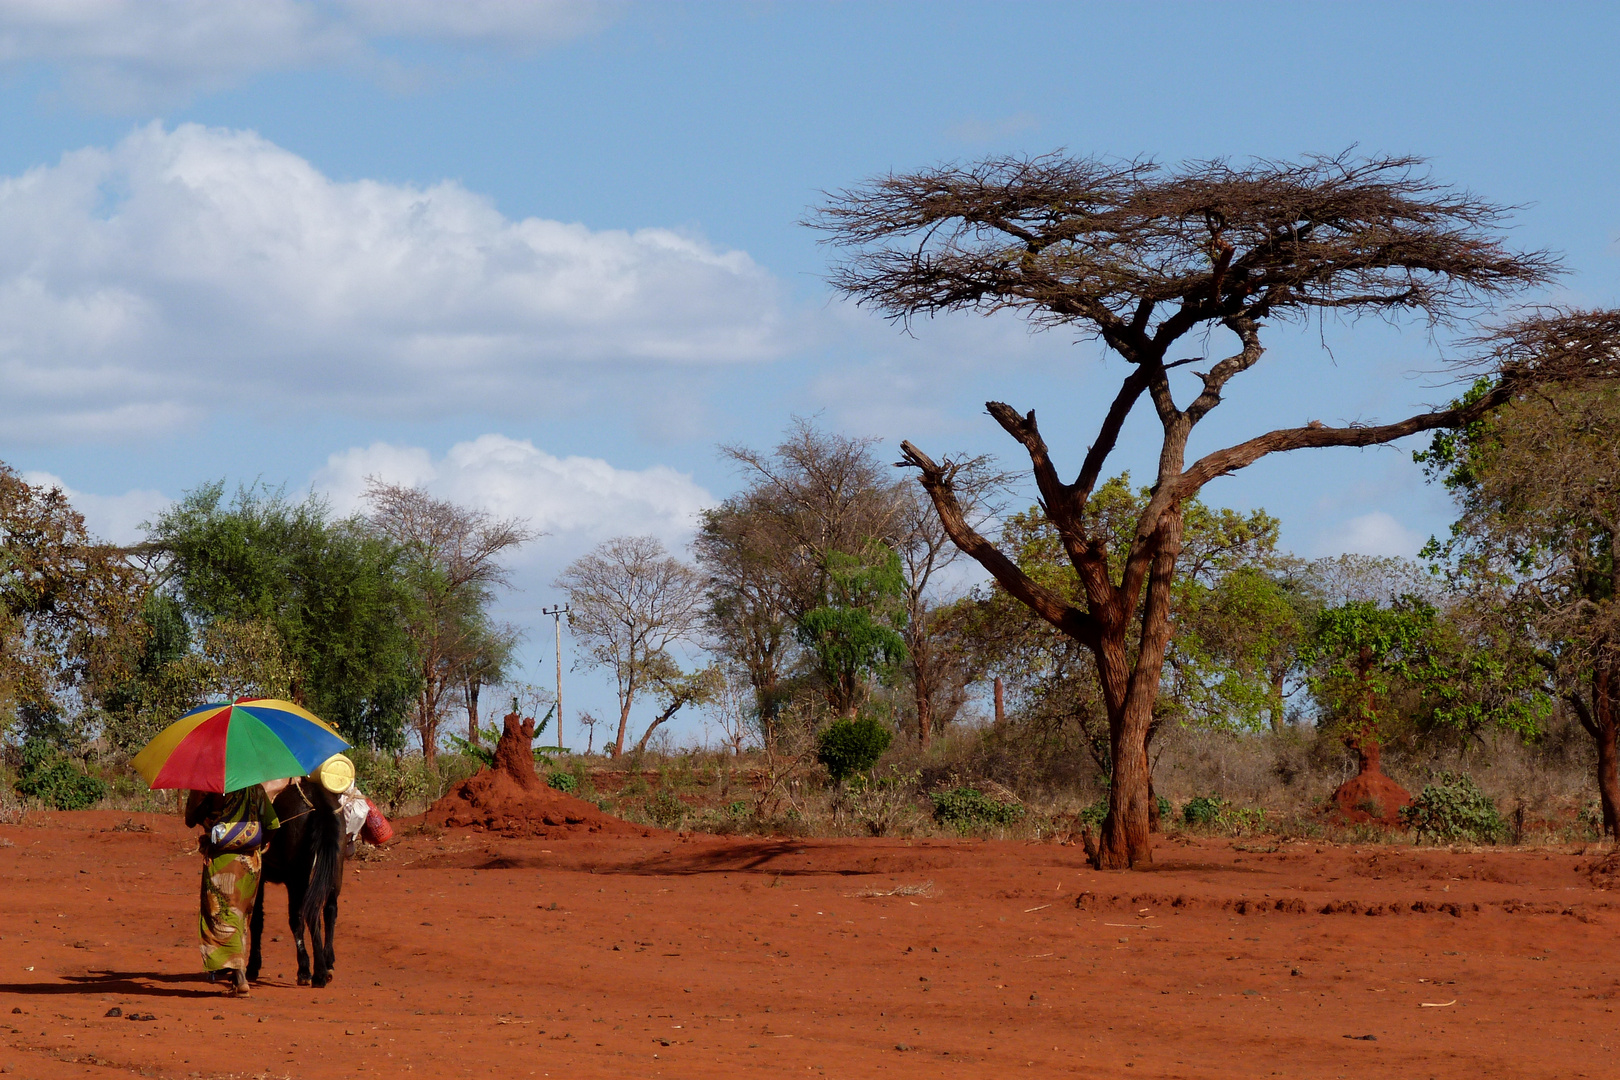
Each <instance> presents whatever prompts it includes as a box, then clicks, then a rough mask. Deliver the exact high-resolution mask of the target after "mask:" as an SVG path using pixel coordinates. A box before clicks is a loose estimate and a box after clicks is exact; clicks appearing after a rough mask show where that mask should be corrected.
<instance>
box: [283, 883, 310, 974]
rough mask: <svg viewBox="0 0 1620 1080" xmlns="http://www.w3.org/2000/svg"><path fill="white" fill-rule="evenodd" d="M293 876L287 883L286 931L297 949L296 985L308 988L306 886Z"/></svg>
mask: <svg viewBox="0 0 1620 1080" xmlns="http://www.w3.org/2000/svg"><path fill="white" fill-rule="evenodd" d="M293 876H294V879H295V880H292V881H289V882H287V929H289V930H291V931H292V939H293V945H294V946H295V947H296V948H297V949H298V985H299V986H308V985H309V953H308V951H307V950H305V948H304V890H305V889H306V888H307V887H308V885H307V883H305V882H300V881H297V880H296V875H293ZM311 929H312V930H313V929H314V928H313V927H311Z"/></svg>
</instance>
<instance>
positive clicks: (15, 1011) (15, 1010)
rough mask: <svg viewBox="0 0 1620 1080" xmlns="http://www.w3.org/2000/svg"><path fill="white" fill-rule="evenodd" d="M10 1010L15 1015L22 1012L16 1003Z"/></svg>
mask: <svg viewBox="0 0 1620 1080" xmlns="http://www.w3.org/2000/svg"><path fill="white" fill-rule="evenodd" d="M11 1012H12V1015H13V1016H15V1015H16V1014H17V1013H20V1012H22V1009H21V1008H20V1007H18V1006H16V1005H13V1006H12V1007H11ZM107 1015H108V1016H111V1015H112V1013H108V1014H107Z"/></svg>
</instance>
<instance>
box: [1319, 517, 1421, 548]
mask: <svg viewBox="0 0 1620 1080" xmlns="http://www.w3.org/2000/svg"><path fill="white" fill-rule="evenodd" d="M1423 543H1424V538H1423V537H1422V536H1419V535H1418V534H1417V533H1415V532H1413V531H1412V530H1411V529H1408V528H1407V527H1406V526H1405V525H1402V524H1401V523H1400V522H1399V521H1397V520H1395V518H1394V517H1393V516H1392V515H1390V514H1388V513H1386V512H1384V511H1383V510H1374V511H1373V512H1372V513H1370V514H1362V515H1361V516H1360V517H1353V518H1351V519H1350V520H1349V521H1346V522H1345V523H1344V524H1343V525H1342V526H1340V527H1339V528H1338V529H1337V530H1335V531H1334V532H1333V534H1332V535H1331V536H1328V535H1324V536H1322V537H1321V538H1320V540H1319V542H1318V545H1317V546H1318V547H1319V548H1320V549H1321V553H1322V554H1324V555H1338V554H1341V553H1343V554H1350V555H1383V556H1388V555H1402V556H1406V557H1408V558H1410V557H1412V556H1414V555H1416V554H1417V553H1418V549H1419V548H1421V547H1422V546H1423Z"/></svg>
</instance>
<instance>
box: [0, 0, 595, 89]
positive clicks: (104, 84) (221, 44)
mask: <svg viewBox="0 0 1620 1080" xmlns="http://www.w3.org/2000/svg"><path fill="white" fill-rule="evenodd" d="M620 7H621V5H619V4H615V3H598V2H592V0H0V64H6V65H10V66H16V65H18V64H26V63H47V64H57V65H60V66H61V67H62V68H63V69H64V79H63V82H64V86H65V88H66V89H67V91H68V92H69V93H70V94H71V95H72V96H74V97H77V98H79V99H82V100H86V101H89V102H92V103H94V104H96V105H98V106H101V107H104V108H110V109H113V110H115V111H117V110H138V109H142V108H145V107H149V106H152V105H155V104H160V103H163V102H172V101H176V100H183V99H184V98H186V97H188V96H190V95H191V94H194V93H197V92H199V91H209V90H217V89H221V88H223V87H227V86H231V85H235V84H237V83H240V82H242V81H243V80H245V79H247V78H249V77H251V76H253V75H255V74H258V73H261V72H266V71H276V70H283V69H287V68H301V67H312V66H317V65H329V64H350V65H355V66H359V67H361V68H371V69H373V70H376V71H379V72H382V71H387V70H389V69H390V68H391V67H393V66H395V65H392V64H391V63H390V62H388V61H386V60H384V59H383V57H382V56H381V55H380V54H379V53H378V52H377V50H376V49H375V47H374V39H376V38H396V39H399V38H403V39H412V40H418V41H428V42H439V43H445V44H449V45H452V46H494V47H495V48H498V49H499V50H501V51H503V52H527V51H532V50H533V49H536V48H540V47H543V46H546V45H551V44H555V43H557V42H560V41H565V40H568V39H570V38H574V37H578V36H581V35H584V34H588V33H591V32H593V31H595V30H598V29H600V28H602V27H603V26H605V25H607V24H608V23H610V22H611V21H612V20H613V19H614V18H615V17H616V16H617V13H618V11H619V10H620Z"/></svg>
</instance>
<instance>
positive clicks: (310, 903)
mask: <svg viewBox="0 0 1620 1080" xmlns="http://www.w3.org/2000/svg"><path fill="white" fill-rule="evenodd" d="M321 794H322V795H324V794H325V792H321ZM326 801H327V800H324V799H321V798H320V797H319V796H317V797H316V806H315V809H314V810H313V811H312V812H311V813H310V815H309V816H310V844H311V846H312V847H313V848H314V855H315V858H314V862H313V864H312V865H311V866H310V870H309V887H308V888H307V889H305V890H304V907H303V916H304V925H306V926H309V927H314V926H317V925H319V924H318V923H317V922H316V920H317V919H318V918H319V917H320V914H321V909H322V908H324V907H325V906H326V898H327V897H328V896H330V895H331V894H332V893H334V892H336V891H337V889H338V881H339V875H340V874H341V873H342V872H343V869H342V862H343V830H342V828H341V826H339V824H338V815H337V812H336V810H335V809H333V808H331V807H328V806H326V805H324V803H325V802H326Z"/></svg>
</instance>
